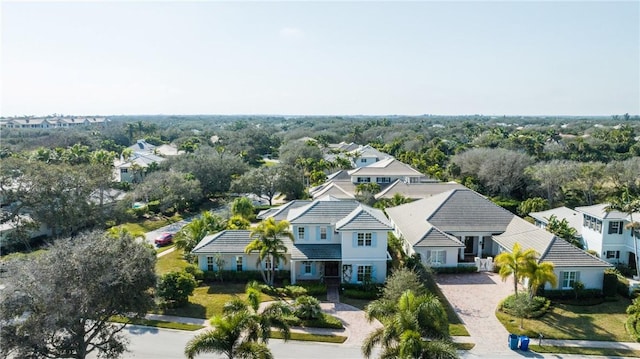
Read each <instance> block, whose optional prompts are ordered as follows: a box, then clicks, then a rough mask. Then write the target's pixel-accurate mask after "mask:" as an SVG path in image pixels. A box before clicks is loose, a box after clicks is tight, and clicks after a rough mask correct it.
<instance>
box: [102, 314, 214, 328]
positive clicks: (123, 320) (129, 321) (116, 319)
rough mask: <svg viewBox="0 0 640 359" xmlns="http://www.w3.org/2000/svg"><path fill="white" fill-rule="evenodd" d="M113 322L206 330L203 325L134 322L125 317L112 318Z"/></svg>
mask: <svg viewBox="0 0 640 359" xmlns="http://www.w3.org/2000/svg"><path fill="white" fill-rule="evenodd" d="M111 321H112V322H115V323H127V324H134V325H144V326H147V327H156V328H165V329H176V330H187V331H194V330H200V329H202V328H204V326H202V325H195V324H185V323H174V322H167V321H164V320H154V319H133V320H132V319H129V318H123V317H112V318H111Z"/></svg>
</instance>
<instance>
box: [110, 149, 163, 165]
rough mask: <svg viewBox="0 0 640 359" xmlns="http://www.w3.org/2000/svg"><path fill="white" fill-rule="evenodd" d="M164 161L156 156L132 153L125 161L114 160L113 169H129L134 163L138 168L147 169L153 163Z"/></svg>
mask: <svg viewBox="0 0 640 359" xmlns="http://www.w3.org/2000/svg"><path fill="white" fill-rule="evenodd" d="M164 160H165V158H164V157H160V156H156V155H154V154H151V153H134V154H133V156H132V157H130V158H128V159H126V160H115V161H114V167H117V168H130V167H131V166H133V164H134V163H135V164H137V165H138V166H140V167H148V166H149V165H150V164H152V163H153V162H156V163H160V162H162V161H164Z"/></svg>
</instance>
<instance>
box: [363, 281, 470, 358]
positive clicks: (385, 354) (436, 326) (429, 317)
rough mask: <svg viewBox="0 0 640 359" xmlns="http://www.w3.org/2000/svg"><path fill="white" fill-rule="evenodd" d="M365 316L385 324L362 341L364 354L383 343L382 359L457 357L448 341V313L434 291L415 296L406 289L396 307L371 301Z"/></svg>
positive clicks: (368, 355) (369, 353) (368, 356)
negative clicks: (433, 293) (377, 319)
mask: <svg viewBox="0 0 640 359" xmlns="http://www.w3.org/2000/svg"><path fill="white" fill-rule="evenodd" d="M378 305H379V306H378ZM366 315H367V318H368V319H369V320H373V318H374V317H378V318H379V319H380V321H381V322H382V324H383V327H382V328H379V329H377V330H375V331H374V332H373V333H371V334H370V335H369V336H368V337H367V338H366V339H365V341H364V342H363V344H362V354H363V355H364V356H365V357H367V358H370V357H371V354H372V351H373V348H374V347H375V346H377V345H382V352H381V354H380V358H403V359H404V358H442V359H449V358H458V354H457V352H456V349H455V347H453V345H452V344H451V343H450V342H449V341H448V339H449V327H448V322H447V314H446V312H445V311H444V308H443V307H442V304H441V303H440V301H439V300H438V298H437V297H436V296H434V295H432V294H425V295H420V296H416V295H415V294H414V292H413V291H412V290H407V291H405V292H404V293H402V295H401V296H400V298H399V299H398V301H397V303H395V306H394V305H392V306H389V305H388V303H385V302H383V301H375V302H372V304H371V305H369V306H367V309H366Z"/></svg>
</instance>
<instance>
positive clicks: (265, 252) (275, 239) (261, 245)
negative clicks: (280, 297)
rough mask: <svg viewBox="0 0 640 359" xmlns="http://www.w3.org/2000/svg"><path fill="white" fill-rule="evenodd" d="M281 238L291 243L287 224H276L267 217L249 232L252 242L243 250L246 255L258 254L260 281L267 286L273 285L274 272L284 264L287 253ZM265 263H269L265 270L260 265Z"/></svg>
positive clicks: (272, 219) (283, 222) (284, 222)
mask: <svg viewBox="0 0 640 359" xmlns="http://www.w3.org/2000/svg"><path fill="white" fill-rule="evenodd" d="M283 237H286V238H289V239H290V240H291V241H293V234H292V233H291V231H290V230H289V222H287V221H284V220H283V221H280V222H278V221H276V220H275V219H274V218H273V217H269V218H267V219H265V220H263V221H262V222H260V224H258V226H257V227H256V228H255V229H253V230H252V231H251V238H252V239H253V241H251V243H249V244H248V245H247V246H246V247H245V249H244V251H245V253H247V254H250V253H252V252H254V251H257V252H258V260H257V262H256V265H257V266H258V267H259V268H260V272H261V273H262V279H263V280H264V282H265V283H266V284H268V285H273V281H274V279H275V270H276V268H277V267H278V264H279V263H280V261H282V262H283V263H286V258H285V256H284V254H285V253H286V252H287V246H286V245H285V244H284V242H283V241H282V239H283ZM265 261H266V262H268V263H270V266H268V267H267V268H265V266H263V265H262V264H263V262H265Z"/></svg>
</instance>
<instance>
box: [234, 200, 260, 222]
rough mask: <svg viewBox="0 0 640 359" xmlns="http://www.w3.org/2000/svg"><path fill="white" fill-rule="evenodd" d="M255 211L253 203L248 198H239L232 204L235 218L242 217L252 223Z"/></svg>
mask: <svg viewBox="0 0 640 359" xmlns="http://www.w3.org/2000/svg"><path fill="white" fill-rule="evenodd" d="M254 211H255V207H254V206H253V202H251V200H250V199H249V198H247V197H238V198H236V199H234V200H233V202H232V203H231V214H232V215H234V216H240V217H242V218H244V219H246V220H249V221H250V220H251V219H252V218H253V217H254V214H253V213H254Z"/></svg>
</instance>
